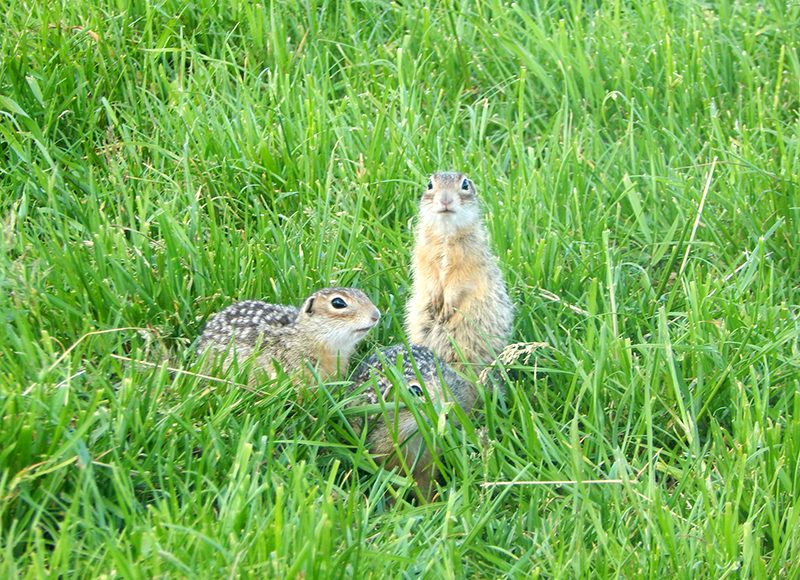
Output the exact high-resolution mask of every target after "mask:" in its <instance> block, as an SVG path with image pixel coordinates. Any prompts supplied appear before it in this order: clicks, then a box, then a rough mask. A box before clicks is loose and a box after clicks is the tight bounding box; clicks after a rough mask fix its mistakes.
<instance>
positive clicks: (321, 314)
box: [197, 288, 380, 380]
mask: <svg viewBox="0 0 800 580" xmlns="http://www.w3.org/2000/svg"><path fill="white" fill-rule="evenodd" d="M379 318H380V312H378V309H377V308H376V307H375V305H374V304H373V303H372V301H371V300H370V299H369V298H368V297H367V295H366V294H364V293H363V292H362V291H361V290H358V289H356V288H323V289H322V290H317V291H316V292H314V294H312V295H311V296H309V297H308V298H307V299H306V300H305V302H303V305H302V306H301V307H300V308H299V309H298V308H295V307H293V306H284V305H280V304H268V303H266V302H261V301H259V300H244V301H242V302H236V303H235V304H232V305H231V306H228V307H227V308H225V309H224V310H222V311H220V312H218V313H217V314H215V315H214V316H213V318H212V319H211V320H210V321H209V322H208V324H207V325H206V327H205V329H204V330H203V333H202V335H201V336H200V340H199V342H198V345H197V352H198V353H203V352H206V351H208V350H213V351H216V352H217V353H222V354H224V355H225V361H224V367H225V368H227V367H228V366H229V365H230V363H231V362H232V361H233V359H234V357H238V359H239V360H244V359H246V358H247V357H249V356H251V355H253V354H255V356H256V360H255V365H256V367H258V368H260V369H261V370H263V371H265V372H266V373H267V375H268V376H269V377H272V378H274V377H275V376H276V370H275V362H277V363H278V364H279V365H280V366H281V367H282V368H283V370H284V371H286V372H287V373H289V372H292V371H295V370H298V369H302V368H304V367H305V364H306V363H308V364H309V365H310V366H311V367H312V368H314V369H315V370H316V372H317V374H318V376H319V377H320V379H322V380H328V379H330V378H333V377H336V376H337V375H338V374H339V372H340V371H344V370H346V369H347V365H348V361H349V358H350V355H351V354H352V353H353V351H354V350H355V347H356V345H357V344H358V342H359V341H360V340H361V339H362V338H364V337H365V336H366V334H367V332H369V330H370V329H371V328H372V327H373V326H375V325H376V324H377V323H378V319H379ZM306 368H307V367H306Z"/></svg>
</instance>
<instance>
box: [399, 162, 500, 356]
mask: <svg viewBox="0 0 800 580" xmlns="http://www.w3.org/2000/svg"><path fill="white" fill-rule="evenodd" d="M412 276H413V283H412V290H411V298H410V299H409V301H408V303H407V305H406V321H405V322H406V331H407V332H408V339H409V340H410V341H411V342H413V343H418V344H421V345H424V346H427V347H428V348H430V349H431V350H432V351H433V352H434V353H436V354H437V355H438V356H440V357H441V358H442V359H444V360H445V361H446V362H449V363H455V364H456V366H457V368H460V366H459V364H458V363H460V362H461V358H460V357H459V354H458V351H460V352H461V356H463V359H464V360H465V361H467V362H469V363H477V364H479V365H486V364H489V363H490V362H491V361H492V360H493V359H494V357H495V356H496V355H497V354H498V353H499V352H500V351H501V350H502V349H503V347H504V346H505V345H506V344H507V343H508V340H509V337H510V335H511V326H512V323H513V307H512V305H511V301H510V300H509V298H508V292H507V291H506V286H505V283H504V282H503V275H502V273H501V272H500V268H499V267H498V265H497V260H496V258H495V256H494V254H493V253H492V251H491V249H490V247H489V240H488V235H487V233H486V229H485V227H484V225H483V222H482V219H481V211H480V206H479V201H478V195H477V191H476V190H475V185H474V184H473V183H472V181H470V179H469V178H467V176H466V175H464V174H463V173H435V174H433V175H432V176H431V177H430V180H429V181H428V186H427V188H426V190H425V192H424V194H423V195H422V199H421V201H420V207H419V218H418V221H417V227H416V236H415V244H414V251H413V259H412ZM454 344H455V348H454Z"/></svg>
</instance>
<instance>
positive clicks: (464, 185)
mask: <svg viewBox="0 0 800 580" xmlns="http://www.w3.org/2000/svg"><path fill="white" fill-rule="evenodd" d="M461 189H463V190H464V191H468V190H469V179H465V180H464V181H462V182H461Z"/></svg>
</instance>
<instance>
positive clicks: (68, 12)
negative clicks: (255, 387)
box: [0, 0, 800, 578]
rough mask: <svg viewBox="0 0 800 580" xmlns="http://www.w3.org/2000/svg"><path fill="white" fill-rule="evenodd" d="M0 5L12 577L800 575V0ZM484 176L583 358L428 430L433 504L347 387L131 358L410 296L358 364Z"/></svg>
mask: <svg viewBox="0 0 800 580" xmlns="http://www.w3.org/2000/svg"><path fill="white" fill-rule="evenodd" d="M0 16H2V17H3V19H4V26H3V32H2V34H0V217H2V231H1V232H0V285H2V292H0V317H2V332H0V417H2V419H1V420H2V423H1V424H0V576H3V577H38V576H43V575H46V574H52V575H64V576H67V575H68V576H73V575H77V576H85V577H98V576H101V575H106V576H122V577H132V578H136V577H150V576H154V575H157V576H167V577H181V576H186V575H189V574H192V573H198V574H201V575H203V576H210V577H216V576H237V575H241V576H244V577H253V576H255V577H258V576H267V577H298V576H305V577H326V576H332V577H339V576H351V575H357V576H371V577H396V576H402V575H410V576H417V575H418V576H420V577H439V576H443V577H463V576H477V577H496V576H500V575H512V576H538V575H541V576H544V577H580V576H589V575H595V576H600V577H611V576H617V575H622V576H624V577H637V576H647V577H653V578H659V577H663V576H665V575H667V574H677V575H678V577H681V578H684V577H695V576H700V577H710V578H722V577H727V576H737V577H738V576H745V577H747V576H755V577H776V576H784V577H794V576H796V575H798V574H800V560H799V559H798V557H797V554H799V553H800V233H799V232H800V187H799V186H800V177H798V176H800V136H799V135H800V133H799V132H798V128H800V116H799V115H798V111H800V80H799V79H800V4H798V3H797V2H783V1H773V0H765V1H761V2H756V1H747V0H742V1H741V2H728V1H723V2H718V3H700V2H690V1H683V2H644V1H639V0H635V1H633V2H619V1H616V2H615V1H611V2H591V1H586V2H581V1H579V0H572V1H568V2H547V1H545V2H537V1H533V2H520V3H508V2H500V1H497V0H487V1H480V2H466V1H464V2H456V1H455V0H446V1H443V2H436V3H432V4H431V5H429V6H415V5H414V3H396V2H386V1H383V0H362V1H359V2H352V3H351V2H333V1H325V0H307V1H305V2H301V3H296V2H286V3H282V2H276V3H264V4H259V3H255V2H250V1H249V0H248V1H241V0H232V1H230V2H213V1H211V0H199V1H196V2H191V3H184V2H174V1H172V0H159V1H157V2H144V1H134V0H116V1H114V2H105V3H95V2H90V1H88V0H75V1H70V2H67V1H58V0H56V1H54V2H30V1H27V2H26V1H22V0H10V2H7V3H5V4H4V5H3V7H2V8H0ZM451 168H455V169H463V170H466V171H467V172H468V173H469V175H470V177H471V178H473V180H474V181H475V182H476V184H477V186H478V188H479V191H480V192H481V194H482V198H483V201H484V206H485V213H486V221H487V226H488V229H489V231H490V233H491V235H492V238H493V246H494V248H495V250H496V252H497V253H498V255H499V257H500V261H501V264H502V268H503V270H504V272H505V275H506V278H507V281H508V283H509V287H510V291H511V294H512V297H513V299H514V302H515V303H516V305H517V319H516V324H515V331H514V339H515V340H518V341H543V342H547V343H548V345H549V347H548V348H543V349H539V350H537V351H536V353H535V356H533V357H532V358H531V359H530V360H529V361H528V362H527V363H525V362H523V361H519V362H518V363H517V364H515V365H513V367H512V368H510V369H508V377H509V379H508V380H509V383H508V400H507V401H506V405H505V406H503V405H494V404H491V402H490V401H489V402H487V406H486V408H485V409H483V410H481V411H478V412H476V413H474V414H473V415H472V416H471V418H470V421H468V422H466V421H465V424H464V426H463V428H462V429H440V428H439V427H438V426H435V425H434V426H433V427H432V428H427V427H426V428H425V429H426V437H427V438H428V439H429V440H431V441H435V442H437V444H439V445H440V446H441V447H442V448H443V449H444V451H443V452H442V453H441V463H442V464H441V468H442V472H443V475H444V484H443V487H442V490H441V494H440V496H439V498H438V500H437V501H435V502H433V503H431V504H427V505H425V504H417V503H416V502H415V501H407V499H408V498H410V494H409V491H410V490H411V489H412V486H411V482H410V481H409V479H408V478H406V477H404V476H403V475H402V474H398V473H388V472H385V471H383V470H381V469H380V468H379V467H377V466H376V465H375V464H374V463H373V462H372V461H371V459H370V458H369V456H368V454H367V453H366V451H365V450H364V445H363V442H362V441H361V440H360V439H359V438H358V436H356V435H355V434H354V433H353V432H352V431H351V430H349V429H348V428H347V427H346V422H345V420H344V417H343V404H342V402H341V401H337V400H336V395H335V393H336V389H335V388H328V387H326V388H321V389H317V390H314V391H312V392H309V393H306V395H305V396H304V397H299V396H298V394H297V393H296V391H295V390H294V389H293V388H292V387H291V386H290V385H288V384H286V383H285V382H280V381H279V382H278V383H277V384H275V385H272V386H270V387H269V388H268V389H267V390H268V393H267V394H266V395H264V394H263V393H253V392H249V391H247V390H243V389H240V388H237V387H235V386H229V385H225V384H218V383H209V382H205V381H202V380H200V379H198V378H197V377H194V376H191V375H182V374H177V375H176V374H173V373H170V372H168V371H167V370H166V369H164V368H158V369H152V368H147V367H144V366H140V365H134V364H130V363H128V362H126V361H124V360H121V359H120V358H117V357H129V358H133V359H137V360H150V361H158V360H160V359H161V358H162V357H163V354H164V352H165V349H166V351H167V352H168V353H169V355H170V356H171V357H172V358H173V360H174V361H176V364H180V365H183V366H184V367H185V368H188V369H190V370H191V369H192V368H194V367H192V366H191V357H190V354H189V346H190V344H191V342H192V340H193V339H194V338H195V337H196V336H197V335H198V333H199V331H200V329H201V328H202V325H203V323H204V321H205V320H206V319H207V317H208V316H209V315H210V314H212V313H213V312H215V311H216V310H218V309H220V308H221V307H223V306H225V305H226V304H228V303H230V302H232V301H234V300H237V299H242V298H254V297H258V298H264V299H268V300H270V301H280V302H285V303H295V304H299V303H300V302H301V300H302V299H303V298H304V297H305V296H307V295H308V294H310V293H311V291H313V290H314V289H316V288H318V287H321V286H327V285H330V284H342V285H352V286H358V287H360V288H362V289H364V290H365V291H366V292H367V293H368V294H369V295H370V296H371V297H372V298H373V299H374V301H375V302H376V304H377V305H378V307H379V308H380V309H381V311H382V312H383V313H384V317H383V319H382V321H381V324H380V325H379V328H378V329H376V330H375V331H373V332H372V333H371V334H370V336H369V337H368V339H367V340H366V341H365V343H364V345H363V348H362V349H360V351H359V353H360V354H366V353H368V352H369V351H370V350H371V349H372V348H374V347H375V346H376V345H388V344H392V343H395V342H398V341H402V340H403V338H404V337H403V331H402V317H403V306H404V304H405V300H406V298H407V296H408V288H409V281H410V280H409V269H408V263H409V249H410V247H411V243H412V233H411V229H410V226H411V224H412V223H413V219H414V216H415V213H416V203H417V198H418V196H419V193H420V191H421V187H422V186H423V185H424V183H425V179H426V175H427V174H428V173H430V172H432V171H434V170H437V169H451ZM611 479H613V480H622V482H623V483H621V484H589V483H573V484H565V485H540V486H531V485H515V486H506V487H483V486H482V485H481V484H482V483H484V482H494V481H522V480H525V481H549V480H570V481H581V482H582V481H584V480H611ZM390 498H396V500H395V501H394V502H392V501H389V500H390ZM404 498H405V499H404Z"/></svg>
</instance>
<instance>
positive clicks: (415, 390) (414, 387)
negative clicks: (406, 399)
mask: <svg viewBox="0 0 800 580" xmlns="http://www.w3.org/2000/svg"><path fill="white" fill-rule="evenodd" d="M408 390H409V391H411V394H412V395H414V396H415V397H421V396H422V389H421V388H420V386H419V385H417V384H412V385H408Z"/></svg>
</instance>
